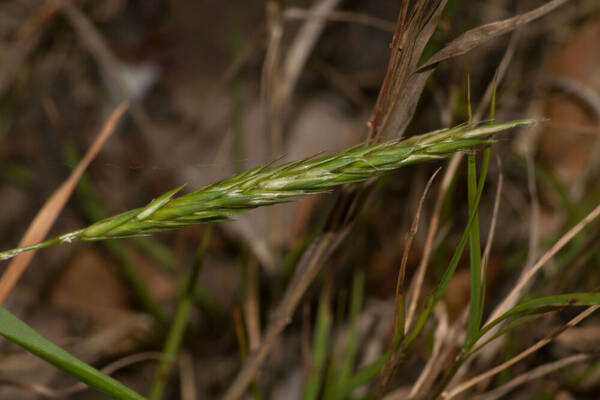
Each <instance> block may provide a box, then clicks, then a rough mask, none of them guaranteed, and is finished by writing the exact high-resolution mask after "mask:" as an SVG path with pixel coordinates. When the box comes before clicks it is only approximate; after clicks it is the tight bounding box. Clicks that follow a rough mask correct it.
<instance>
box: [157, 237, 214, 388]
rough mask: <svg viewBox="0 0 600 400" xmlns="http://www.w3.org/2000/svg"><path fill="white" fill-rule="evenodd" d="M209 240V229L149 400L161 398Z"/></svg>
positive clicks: (180, 303)
mask: <svg viewBox="0 0 600 400" xmlns="http://www.w3.org/2000/svg"><path fill="white" fill-rule="evenodd" d="M209 239H210V227H209V228H208V229H207V230H206V232H205V233H204V238H203V239H202V244H201V245H200V247H199V248H198V254H197V256H196V261H195V262H194V266H193V267H192V272H191V274H190V276H189V277H188V279H187V281H186V282H185V285H184V288H183V291H182V294H181V297H180V299H179V302H178V303H177V309H176V311H175V316H174V317H173V322H172V323H171V327H170V328H169V332H168V334H167V339H166V340H165V345H164V348H163V354H162V358H161V360H160V363H159V365H158V369H157V370H156V375H155V376H154V381H153V382H152V386H151V388H150V396H149V397H148V398H149V399H150V400H160V399H162V398H163V393H164V390H165V386H166V383H167V377H168V375H169V372H170V371H171V368H172V366H173V363H174V362H175V360H176V358H177V353H178V352H179V348H180V346H181V342H182V340H183V335H184V333H185V330H186V328H187V325H188V321H189V316H190V310H191V308H192V305H193V302H194V294H195V291H196V290H195V289H196V282H197V281H198V276H199V275H200V270H201V269H202V263H203V260H204V252H205V250H206V246H207V244H208V241H209Z"/></svg>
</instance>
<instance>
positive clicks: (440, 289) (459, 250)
mask: <svg viewBox="0 0 600 400" xmlns="http://www.w3.org/2000/svg"><path fill="white" fill-rule="evenodd" d="M488 161H489V158H484V159H483V162H482V165H481V175H480V177H479V184H478V185H477V196H476V197H475V201H474V205H473V207H472V212H471V213H470V215H469V221H468V222H467V226H466V227H465V230H464V231H463V234H462V237H461V238H460V241H459V242H458V246H457V247H456V250H454V254H453V255H452V258H451V259H450V262H449V263H448V267H447V268H446V271H444V275H443V276H442V279H441V280H440V283H439V284H438V286H437V288H436V289H435V291H434V292H433V293H432V295H431V296H430V297H429V298H428V299H427V303H426V305H425V307H424V309H423V311H421V313H420V314H419V317H418V318H417V322H416V323H415V326H414V328H413V329H412V330H411V331H410V332H409V333H408V334H407V336H406V339H405V340H404V343H403V344H402V345H403V347H404V349H407V348H408V347H409V346H410V345H411V344H412V342H413V341H414V340H415V338H416V337H417V336H418V334H419V333H420V332H421V330H422V329H423V327H424V326H425V323H426V322H427V320H428V319H429V317H430V315H431V313H432V312H433V309H434V307H435V305H436V304H437V302H438V301H439V300H440V299H441V298H442V296H443V295H444V292H445V291H446V287H448V283H449V282H450V279H451V278H452V275H454V272H455V271H456V267H457V266H458V262H459V261H460V258H461V257H462V254H463V251H464V249H465V246H466V244H467V240H468V239H469V235H470V232H471V226H472V225H473V222H474V221H475V217H476V215H477V207H478V206H479V201H480V200H481V194H482V193H483V186H484V183H485V176H486V175H487V168H488Z"/></svg>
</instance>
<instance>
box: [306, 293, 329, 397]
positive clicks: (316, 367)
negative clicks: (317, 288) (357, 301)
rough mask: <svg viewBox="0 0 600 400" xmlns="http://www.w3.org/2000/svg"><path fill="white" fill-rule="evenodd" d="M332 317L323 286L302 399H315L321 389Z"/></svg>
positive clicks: (327, 296)
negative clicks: (308, 371) (308, 372)
mask: <svg viewBox="0 0 600 400" xmlns="http://www.w3.org/2000/svg"><path fill="white" fill-rule="evenodd" d="M331 326H332V317H331V309H330V308H329V290H328V289H327V287H324V288H323V291H322V293H321V299H320V301H319V312H318V313H317V322H316V324H315V331H314V339H313V352H312V365H311V371H310V375H309V377H308V380H307V382H306V387H305V388H304V395H303V396H302V398H303V400H316V399H318V398H319V393H320V391H321V382H322V381H323V371H324V370H325V362H326V360H327V354H328V348H329V335H330V334H331Z"/></svg>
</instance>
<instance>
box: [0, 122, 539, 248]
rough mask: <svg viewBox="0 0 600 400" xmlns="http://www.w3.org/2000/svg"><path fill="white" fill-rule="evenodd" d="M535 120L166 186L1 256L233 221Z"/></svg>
mask: <svg viewBox="0 0 600 400" xmlns="http://www.w3.org/2000/svg"><path fill="white" fill-rule="evenodd" d="M533 122H534V121H532V120H518V121H511V122H504V123H497V124H491V125H482V126H468V125H461V126H458V127H455V128H451V129H443V130H438V131H434V132H430V133H427V134H424V135H420V136H413V137H411V138H409V139H405V140H402V141H389V142H384V143H380V144H373V145H365V146H355V147H352V148H349V149H346V150H343V151H341V152H339V153H336V154H333V155H330V156H321V157H314V158H308V159H303V160H299V161H292V162H287V163H284V164H281V165H279V166H273V165H272V164H273V163H268V164H265V165H261V166H258V167H256V168H253V169H250V170H248V171H245V172H243V173H241V174H238V175H234V176H232V177H230V178H226V179H223V180H221V181H218V182H216V183H213V184H211V185H208V186H205V187H202V188H199V189H196V190H194V191H192V192H190V193H188V194H185V195H183V196H180V197H176V198H175V197H173V196H175V194H176V193H177V192H179V191H180V190H181V189H183V187H184V186H185V185H182V186H179V187H177V188H175V189H173V190H170V191H168V192H167V193H165V194H163V195H162V196H160V197H158V198H156V199H155V200H153V201H151V202H150V203H149V204H148V205H146V206H145V207H141V208H136V209H133V210H129V211H126V212H124V213H121V214H118V215H115V216H112V217H110V218H106V219H103V220H101V221H98V222H96V223H94V224H92V225H91V226H89V227H87V228H84V229H80V230H77V231H74V232H70V233H67V234H64V235H60V236H58V237H56V238H53V239H50V240H47V241H45V242H41V243H38V244H35V245H32V246H27V247H21V248H17V249H12V250H7V251H4V252H0V259H8V258H11V257H13V256H15V255H17V254H19V253H21V252H23V251H27V250H33V249H39V248H44V247H48V246H51V245H54V244H58V243H63V242H71V241H73V240H85V241H96V240H106V239H115V238H123V237H131V236H139V235H147V234H150V233H155V232H162V231H168V230H173V229H177V228H180V227H184V226H188V225H193V224H198V223H205V222H211V221H222V220H227V219H229V218H230V217H231V216H233V215H235V214H240V213H243V212H246V211H248V210H251V209H253V208H256V207H260V206H268V205H272V204H277V203H281V202H285V201H288V200H290V199H292V198H295V197H299V196H306V195H310V194H315V193H322V192H325V191H327V190H329V189H331V188H333V187H335V186H340V185H344V184H348V183H357V182H362V181H365V180H367V179H369V178H372V177H376V176H380V175H383V174H385V173H388V172H391V171H395V170H397V169H399V168H401V167H403V166H406V165H409V164H415V163H420V162H425V161H430V160H438V159H443V158H446V157H448V156H450V155H452V154H454V153H455V152H457V151H465V150H469V149H472V148H474V147H477V146H481V145H486V144H489V143H490V142H491V135H493V134H495V133H497V132H501V131H504V130H507V129H510V128H514V127H517V126H520V125H524V124H530V123H533Z"/></svg>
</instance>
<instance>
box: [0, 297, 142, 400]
mask: <svg viewBox="0 0 600 400" xmlns="http://www.w3.org/2000/svg"><path fill="white" fill-rule="evenodd" d="M0 334H1V335H2V336H4V337H6V338H7V339H8V340H10V341H11V342H14V343H16V344H18V345H19V346H21V347H23V348H24V349H25V350H27V351H29V352H31V353H33V354H35V355H36V356H38V357H40V358H41V359H43V360H46V361H48V362H49V363H51V364H52V365H54V366H55V367H56V368H59V369H61V370H63V371H65V372H66V373H68V374H70V375H73V376H74V377H75V378H77V379H79V380H80V381H82V382H84V383H86V384H88V385H89V386H91V387H93V388H94V389H96V390H98V391H100V392H102V393H104V394H106V395H108V396H110V397H112V398H114V399H119V400H144V399H145V398H144V397H143V396H141V395H139V394H138V393H136V392H135V391H133V390H132V389H130V388H128V387H127V386H125V385H123V384H121V383H119V382H118V381H116V380H115V379H113V378H111V377H110V376H108V375H105V374H103V373H102V372H100V371H98V370H97V369H95V368H94V367H92V366H90V365H88V364H86V363H84V362H83V361H81V360H79V359H77V358H75V357H74V356H72V355H71V354H70V353H68V352H67V351H65V350H63V349H61V348H60V347H58V346H57V345H55V344H54V343H52V342H51V341H49V340H48V339H46V338H45V337H43V336H42V335H40V334H39V333H37V332H36V331H35V330H34V329H33V328H31V327H30V326H29V325H27V324H26V323H25V322H23V321H21V320H20V319H19V318H17V317H16V316H15V315H13V314H12V313H10V312H9V311H8V310H7V309H5V308H4V307H0Z"/></svg>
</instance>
